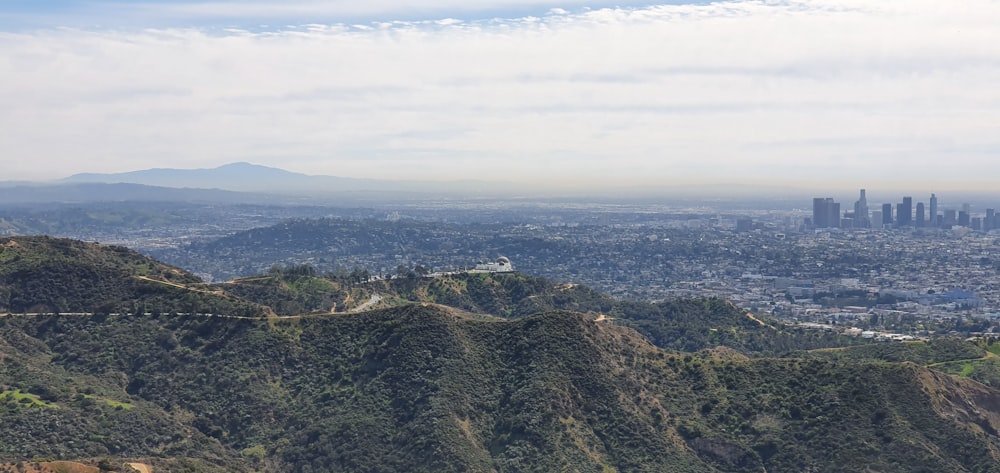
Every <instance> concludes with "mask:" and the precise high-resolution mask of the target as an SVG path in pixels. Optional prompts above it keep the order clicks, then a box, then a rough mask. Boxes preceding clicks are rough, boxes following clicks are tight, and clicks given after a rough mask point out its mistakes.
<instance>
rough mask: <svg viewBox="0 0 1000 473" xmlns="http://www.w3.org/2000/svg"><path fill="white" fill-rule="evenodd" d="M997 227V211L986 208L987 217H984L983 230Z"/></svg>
mask: <svg viewBox="0 0 1000 473" xmlns="http://www.w3.org/2000/svg"><path fill="white" fill-rule="evenodd" d="M996 227H997V211H996V210H995V209H986V218H984V219H983V230H986V231H990V230H993V229H994V228H996Z"/></svg>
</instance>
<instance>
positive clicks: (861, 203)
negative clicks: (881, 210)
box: [854, 189, 872, 228]
mask: <svg viewBox="0 0 1000 473" xmlns="http://www.w3.org/2000/svg"><path fill="white" fill-rule="evenodd" d="M871 226H872V223H871V220H869V219H868V198H867V197H865V190H864V189H861V197H860V198H858V200H857V202H855V203H854V227H855V228H870V227H871Z"/></svg>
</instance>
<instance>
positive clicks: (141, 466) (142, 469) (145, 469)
mask: <svg viewBox="0 0 1000 473" xmlns="http://www.w3.org/2000/svg"><path fill="white" fill-rule="evenodd" d="M128 466H130V467H132V468H135V469H136V471H138V472H139V473H153V467H151V466H149V465H147V464H145V463H129V464H128Z"/></svg>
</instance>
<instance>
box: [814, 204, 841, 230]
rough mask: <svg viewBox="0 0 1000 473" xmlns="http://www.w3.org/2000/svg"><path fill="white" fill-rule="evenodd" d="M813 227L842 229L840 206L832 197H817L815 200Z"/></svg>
mask: <svg viewBox="0 0 1000 473" xmlns="http://www.w3.org/2000/svg"><path fill="white" fill-rule="evenodd" d="M813 227H816V228H837V227H840V204H839V203H837V202H834V201H833V198H831V197H816V198H814V199H813Z"/></svg>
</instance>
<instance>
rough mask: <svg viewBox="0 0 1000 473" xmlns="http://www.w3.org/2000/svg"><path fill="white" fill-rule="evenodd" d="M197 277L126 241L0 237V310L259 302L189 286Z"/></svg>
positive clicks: (221, 307)
mask: <svg viewBox="0 0 1000 473" xmlns="http://www.w3.org/2000/svg"><path fill="white" fill-rule="evenodd" d="M199 283H201V280H200V279H199V278H197V277H196V276H194V275H192V274H190V273H188V272H186V271H183V270H180V269H177V268H174V267H170V266H167V265H164V264H162V263H159V262H157V261H155V260H153V259H151V258H149V257H146V256H143V255H140V254H139V253H136V252H134V251H132V250H129V249H127V248H124V247H116V246H104V245H98V244H96V243H86V242H81V241H77V240H69V239H62V238H51V237H45V236H39V237H12V238H0V313H6V312H13V313H51V312H94V313H112V312H133V313H134V312H157V313H159V312H163V313H170V312H192V311H195V312H202V313H206V312H208V313H224V314H227V315H252V316H257V315H263V314H264V313H265V310H264V308H262V307H261V306H258V305H256V304H252V303H248V302H245V301H242V300H239V299H237V298H234V297H231V296H227V295H225V294H221V293H213V292H211V291H207V290H203V289H199V288H196V287H194V286H195V285H197V284H199Z"/></svg>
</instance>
